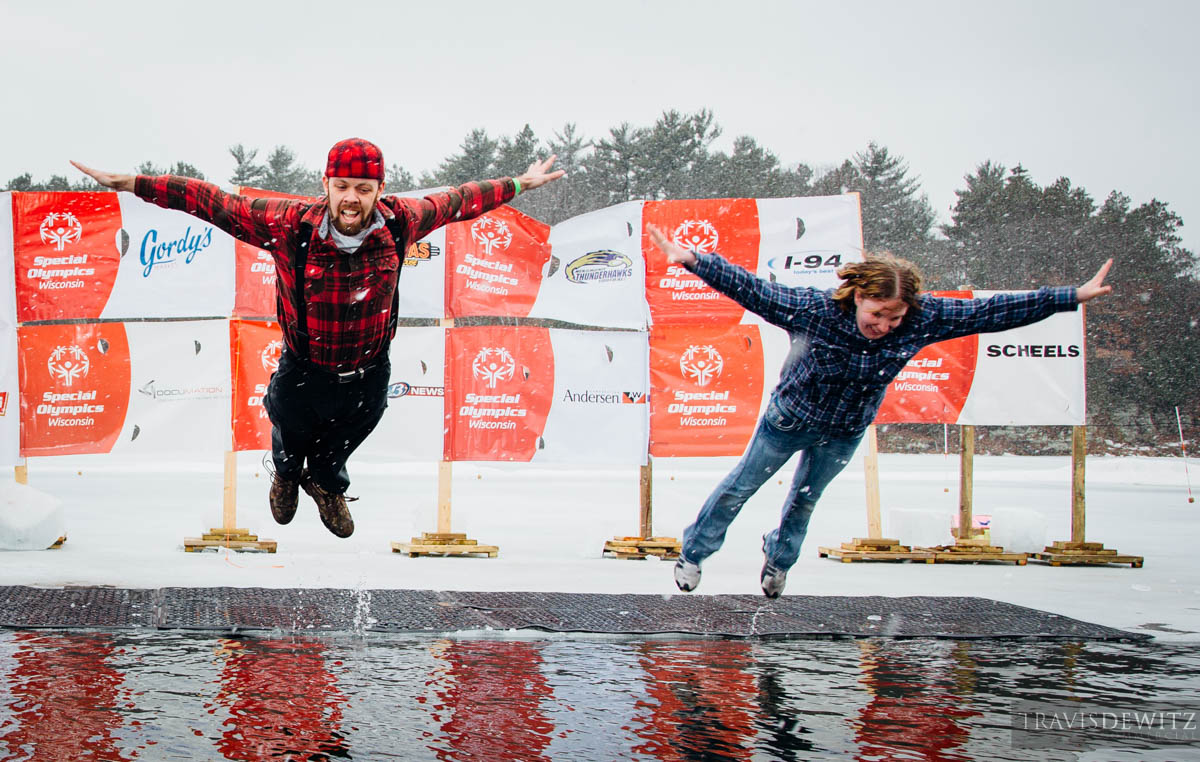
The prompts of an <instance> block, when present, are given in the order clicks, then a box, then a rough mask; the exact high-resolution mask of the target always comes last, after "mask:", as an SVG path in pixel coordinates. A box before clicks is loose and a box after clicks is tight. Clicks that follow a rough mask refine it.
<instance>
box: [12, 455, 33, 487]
mask: <svg viewBox="0 0 1200 762" xmlns="http://www.w3.org/2000/svg"><path fill="white" fill-rule="evenodd" d="M13 478H15V479H16V480H17V484H29V468H28V467H27V466H26V465H25V462H24V461H22V462H21V465H19V466H13Z"/></svg>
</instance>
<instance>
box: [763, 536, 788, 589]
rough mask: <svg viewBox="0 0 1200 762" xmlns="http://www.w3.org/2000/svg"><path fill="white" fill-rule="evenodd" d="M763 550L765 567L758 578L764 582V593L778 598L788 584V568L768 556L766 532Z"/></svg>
mask: <svg viewBox="0 0 1200 762" xmlns="http://www.w3.org/2000/svg"><path fill="white" fill-rule="evenodd" d="M762 550H763V568H762V574H760V575H759V577H758V579H759V582H761V583H762V591H763V595H765V596H767V597H768V598H771V599H774V598H778V597H779V595H780V593H782V592H783V588H784V586H785V585H787V569H780V568H779V567H778V566H776V565H775V564H773V563H771V559H770V558H768V557H767V536H766V535H765V534H764V535H763V547H762Z"/></svg>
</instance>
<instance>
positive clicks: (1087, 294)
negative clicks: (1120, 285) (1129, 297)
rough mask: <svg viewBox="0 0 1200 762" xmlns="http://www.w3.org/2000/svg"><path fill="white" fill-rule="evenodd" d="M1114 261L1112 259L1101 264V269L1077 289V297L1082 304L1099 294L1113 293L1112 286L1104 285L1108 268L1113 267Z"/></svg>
mask: <svg viewBox="0 0 1200 762" xmlns="http://www.w3.org/2000/svg"><path fill="white" fill-rule="evenodd" d="M1112 263H1113V261H1112V260H1111V259H1110V260H1108V261H1107V262H1105V263H1104V264H1102V265H1100V269H1099V270H1097V271H1096V274H1095V275H1093V276H1092V279H1091V280H1089V281H1088V282H1087V283H1084V284H1083V285H1082V286H1080V287H1079V288H1077V289H1075V299H1076V300H1077V301H1078V302H1079V303H1080V304H1083V303H1084V302H1089V301H1091V300H1092V299H1095V298H1096V297H1097V296H1103V295H1105V294H1108V293H1112V286H1106V285H1104V276H1106V275H1108V268H1110V267H1112Z"/></svg>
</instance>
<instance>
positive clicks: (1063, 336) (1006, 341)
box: [876, 291, 1086, 426]
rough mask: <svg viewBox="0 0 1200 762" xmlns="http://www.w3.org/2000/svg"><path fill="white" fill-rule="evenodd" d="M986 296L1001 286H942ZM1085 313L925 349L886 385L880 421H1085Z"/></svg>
mask: <svg viewBox="0 0 1200 762" xmlns="http://www.w3.org/2000/svg"><path fill="white" fill-rule="evenodd" d="M935 293H936V294H937V295H939V296H952V297H956V298H983V299H986V298H987V297H989V296H991V295H992V294H995V293H997V292H995V291H974V292H970V291H967V292H963V291H953V292H951V291H939V292H935ZM1085 403H1086V383H1085V375H1084V317H1083V310H1082V309H1080V310H1078V311H1076V312H1060V313H1057V314H1055V315H1052V316H1051V317H1049V318H1047V319H1046V320H1042V321H1040V322H1038V323H1034V324H1033V325H1029V326H1025V327H1024V328H1014V329H1013V330H1011V331H1003V332H1001V333H987V334H979V335H976V336H966V337H963V338H960V339H953V340H951V341H944V342H941V343H939V344H934V345H932V346H929V347H926V348H925V349H923V350H922V351H921V352H920V353H918V354H917V356H916V357H914V358H913V359H912V360H910V361H909V363H908V365H906V366H905V368H904V370H903V371H901V372H900V374H899V375H898V376H897V377H896V379H895V380H893V381H892V383H891V384H889V385H888V391H887V396H886V397H884V400H883V405H882V407H880V410H879V415H878V416H877V417H876V422H878V423H953V424H960V425H975V426H1080V425H1083V423H1084V418H1085V412H1086V404H1085Z"/></svg>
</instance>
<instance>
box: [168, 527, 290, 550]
mask: <svg viewBox="0 0 1200 762" xmlns="http://www.w3.org/2000/svg"><path fill="white" fill-rule="evenodd" d="M277 545H278V543H276V542H275V541H274V540H260V539H258V535H256V534H250V530H248V529H225V528H224V527H214V528H213V529H210V530H209V531H208V532H205V533H204V534H203V535H201V536H200V537H185V538H183V549H184V550H185V551H187V552H188V553H194V552H195V551H197V550H217V549H219V548H229V549H230V550H249V551H259V552H262V553H274V552H275V549H276V546H277Z"/></svg>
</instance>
